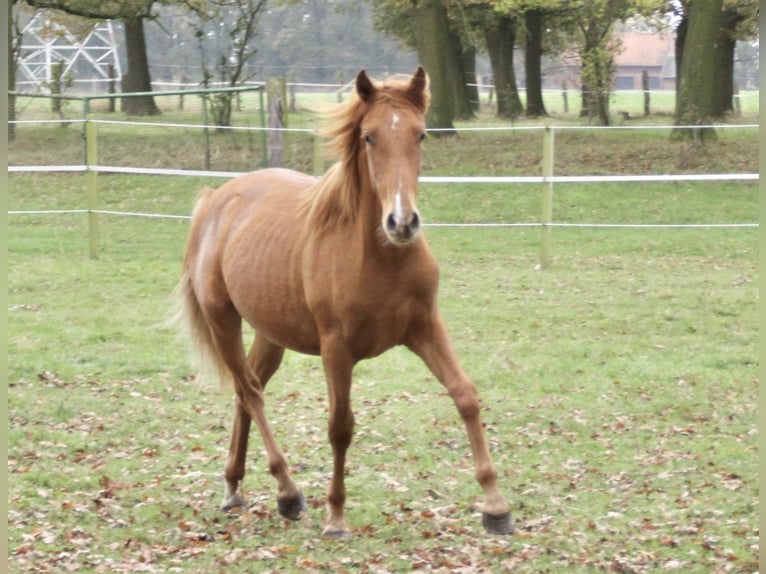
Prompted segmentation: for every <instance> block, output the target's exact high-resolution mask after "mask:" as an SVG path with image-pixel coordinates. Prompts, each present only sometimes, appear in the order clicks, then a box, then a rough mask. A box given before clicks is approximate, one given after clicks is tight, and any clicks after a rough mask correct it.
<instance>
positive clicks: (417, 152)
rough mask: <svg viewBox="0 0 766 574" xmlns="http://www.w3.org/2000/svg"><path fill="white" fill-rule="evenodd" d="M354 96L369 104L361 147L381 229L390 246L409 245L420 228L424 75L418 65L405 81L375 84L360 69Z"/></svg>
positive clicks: (425, 85) (363, 120)
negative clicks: (419, 189)
mask: <svg viewBox="0 0 766 574" xmlns="http://www.w3.org/2000/svg"><path fill="white" fill-rule="evenodd" d="M356 92H357V94H358V96H359V98H360V99H361V100H362V101H364V102H365V103H366V104H367V111H366V113H365V114H364V117H363V118H362V122H361V125H360V130H359V137H360V138H361V140H362V141H361V148H360V149H361V152H362V157H363V159H364V160H366V165H367V169H368V171H369V174H370V181H371V183H372V186H373V188H374V190H375V191H376V193H377V194H378V197H379V199H380V206H381V228H382V229H383V232H384V233H385V236H386V238H387V239H388V240H389V241H390V242H391V243H393V244H395V245H407V244H410V243H412V242H413V241H415V240H416V239H417V237H418V231H419V228H420V216H419V215H418V210H417V205H416V202H417V196H418V177H419V175H420V161H421V155H422V144H423V140H425V137H426V123H425V112H426V108H427V107H428V99H429V96H428V87H427V79H426V73H425V71H424V70H423V68H422V67H420V68H418V70H417V72H415V74H414V75H413V76H412V78H410V80H409V82H405V83H401V84H398V83H391V84H388V83H386V84H383V85H378V84H374V83H373V82H372V81H371V80H370V78H369V77H368V76H367V74H366V73H365V71H364V70H362V71H361V72H359V74H358V75H357V77H356Z"/></svg>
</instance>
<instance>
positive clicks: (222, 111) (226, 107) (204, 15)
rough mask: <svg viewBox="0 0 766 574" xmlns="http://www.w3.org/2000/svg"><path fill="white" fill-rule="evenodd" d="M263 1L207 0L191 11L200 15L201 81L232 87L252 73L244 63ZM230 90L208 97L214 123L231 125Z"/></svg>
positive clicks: (251, 52) (251, 50) (250, 51)
mask: <svg viewBox="0 0 766 574" xmlns="http://www.w3.org/2000/svg"><path fill="white" fill-rule="evenodd" d="M265 5H266V0H208V1H207V2H206V3H205V4H203V5H202V6H201V7H199V8H196V9H195V11H196V12H197V14H198V15H199V17H200V24H199V27H198V28H197V39H198V42H199V47H200V52H201V55H202V74H203V84H204V85H205V86H206V87H207V86H210V84H211V81H212V82H215V83H219V84H221V85H223V86H225V87H236V86H239V85H241V84H243V83H244V82H246V81H247V80H249V79H252V78H253V77H254V76H255V72H254V71H252V68H251V67H250V66H249V65H248V64H249V62H250V61H251V60H252V58H253V57H254V56H255V52H256V50H255V48H254V47H253V46H254V45H255V42H253V38H254V37H255V34H256V24H257V21H258V15H259V14H260V13H261V11H262V10H263V8H264V6H265ZM235 97H236V94H235V93H234V92H221V93H219V94H215V95H213V96H210V97H209V98H208V102H209V103H210V109H211V112H212V114H213V120H214V122H215V124H216V125H218V126H229V125H231V113H232V106H233V102H234V98H235Z"/></svg>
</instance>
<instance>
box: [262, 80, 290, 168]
mask: <svg viewBox="0 0 766 574" xmlns="http://www.w3.org/2000/svg"><path fill="white" fill-rule="evenodd" d="M285 98H286V94H285V80H284V78H273V79H271V80H269V81H268V82H267V83H266V105H267V107H268V114H269V132H268V148H269V165H270V166H271V167H281V166H283V165H285V142H284V140H285V137H284V134H285V132H284V131H282V130H283V129H284V128H285V127H286V123H287V122H286V117H285V116H286V112H287V106H286V105H285Z"/></svg>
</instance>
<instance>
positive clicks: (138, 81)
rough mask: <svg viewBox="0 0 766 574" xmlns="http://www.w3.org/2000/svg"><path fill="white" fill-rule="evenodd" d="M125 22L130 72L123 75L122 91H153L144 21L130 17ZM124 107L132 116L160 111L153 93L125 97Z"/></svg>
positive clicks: (123, 100)
mask: <svg viewBox="0 0 766 574" xmlns="http://www.w3.org/2000/svg"><path fill="white" fill-rule="evenodd" d="M124 24H125V48H126V52H127V59H128V72H127V73H126V74H125V75H124V76H123V77H122V91H123V92H124V93H128V92H151V91H152V82H151V77H150V76H149V59H148V58H147V55H146V39H145V38H144V21H143V20H142V19H141V18H130V19H125V20H124ZM122 109H123V111H124V112H125V113H126V114H128V115H132V116H150V115H157V114H159V113H160V109H159V108H158V107H157V104H155V102H154V97H153V96H151V95H146V96H134V97H130V98H123V99H122Z"/></svg>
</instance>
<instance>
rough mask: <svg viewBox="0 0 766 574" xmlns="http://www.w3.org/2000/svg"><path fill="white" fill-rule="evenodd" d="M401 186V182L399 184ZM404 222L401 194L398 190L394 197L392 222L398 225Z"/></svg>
mask: <svg viewBox="0 0 766 574" xmlns="http://www.w3.org/2000/svg"><path fill="white" fill-rule="evenodd" d="M399 185H400V186H401V181H400V182H399ZM403 220H404V210H403V209H402V192H401V191H400V190H399V191H397V192H396V195H395V196H394V221H396V223H397V224H398V223H400V222H401V221H403Z"/></svg>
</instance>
